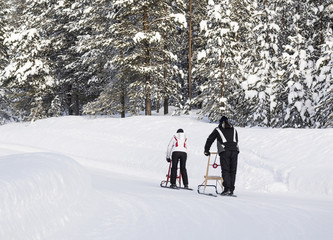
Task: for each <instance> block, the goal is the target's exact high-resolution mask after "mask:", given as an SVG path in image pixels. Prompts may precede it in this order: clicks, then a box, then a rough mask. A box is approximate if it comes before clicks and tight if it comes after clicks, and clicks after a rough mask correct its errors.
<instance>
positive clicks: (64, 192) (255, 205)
mask: <svg viewBox="0 0 333 240" xmlns="http://www.w3.org/2000/svg"><path fill="white" fill-rule="evenodd" d="M215 126H216V124H215V123H208V122H206V121H199V120H197V119H196V117H195V116H181V117H180V116H160V115H154V116H150V117H146V116H137V117H129V118H125V119H120V118H91V117H61V118H51V119H46V120H40V121H37V122H34V123H14V124H7V125H4V126H0V239H1V240H7V239H8V240H23V239H24V240H110V239H112V240H117V239H121V240H132V239H137V240H139V239H140V240H141V239H149V240H150V239H151V240H155V239H158V240H166V239H175V240H176V239H183V240H186V239H191V240H199V239H200V240H201V239H233V240H251V239H255V240H258V239H263V240H266V239H270V240H272V239H273V240H274V239H281V240H282V239H283V240H286V239H287V240H289V239H295V240H296V239H297V240H302V239H309V240H310V239H311V240H312V239H318V240H326V239H327V240H330V239H333V228H332V223H333V129H325V130H323V129H302V130H300V129H263V128H237V130H238V133H239V138H240V150H241V153H240V156H239V165H238V174H237V180H236V190H235V193H236V194H237V195H238V197H237V198H231V197H222V196H218V197H209V196H204V195H199V194H198V193H197V192H196V188H197V185H199V184H201V183H202V181H203V176H204V174H205V170H206V164H207V157H205V156H204V155H203V147H204V144H205V141H206V138H207V137H208V135H209V134H210V133H211V131H212V130H213V129H214V127H215ZM178 128H183V129H184V130H185V133H186V135H187V137H188V144H189V148H190V150H189V154H188V161H187V170H188V175H189V181H190V187H192V188H193V189H194V191H185V190H171V189H164V188H161V187H160V186H159V184H160V182H161V180H165V174H166V172H167V169H168V163H167V162H166V161H165V151H166V148H167V145H168V143H169V140H170V138H171V137H172V135H173V134H174V133H175V132H176V130H177V129H178ZM213 146H215V144H214V145H213ZM211 150H215V149H214V148H213V149H211Z"/></svg>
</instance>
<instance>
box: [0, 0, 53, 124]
mask: <svg viewBox="0 0 333 240" xmlns="http://www.w3.org/2000/svg"><path fill="white" fill-rule="evenodd" d="M19 7H22V8H19ZM19 7H18V8H16V12H13V14H17V16H19V19H15V20H16V22H15V23H16V25H15V26H14V27H13V30H12V32H11V34H10V35H9V36H8V37H7V38H6V39H5V42H6V45H7V47H8V54H9V55H10V63H9V65H8V66H7V67H6V68H5V73H4V81H3V83H4V86H5V87H7V88H8V89H10V91H9V95H8V98H9V99H10V102H11V108H12V109H13V112H15V115H16V117H17V118H24V119H26V120H33V119H37V118H42V117H46V116H47V109H48V108H49V106H50V99H49V98H50V97H51V96H52V89H53V87H54V85H55V80H54V77H53V75H52V67H51V66H50V61H49V58H48V54H47V52H48V49H49V45H50V42H49V41H48V39H45V38H44V36H45V33H44V32H43V30H42V29H41V27H40V26H41V25H42V23H43V22H44V21H45V19H46V18H45V17H46V16H45V12H46V10H47V6H46V5H45V2H43V1H33V0H27V1H26V2H25V4H24V5H20V6H19ZM13 18H14V17H13ZM12 23H14V21H13V22H12Z"/></svg>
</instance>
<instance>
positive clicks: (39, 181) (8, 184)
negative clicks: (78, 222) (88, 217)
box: [0, 153, 91, 240]
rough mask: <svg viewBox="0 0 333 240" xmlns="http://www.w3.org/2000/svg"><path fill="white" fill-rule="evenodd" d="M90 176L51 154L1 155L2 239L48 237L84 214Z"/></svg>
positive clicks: (67, 160) (60, 157)
mask: <svg viewBox="0 0 333 240" xmlns="http://www.w3.org/2000/svg"><path fill="white" fill-rule="evenodd" d="M90 192H91V183H90V176H89V174H87V173H86V172H85V170H84V169H83V168H82V167H81V166H80V165H79V164H77V163H76V162H75V161H73V160H72V159H70V158H68V157H65V156H63V155H57V154H51V153H27V154H17V155H8V156H3V157H0V196H1V197H0V226H1V227H0V239H8V240H10V239H15V240H20V239H29V240H34V239H36V240H37V239H47V238H48V236H50V235H52V234H54V233H55V232H57V231H58V230H60V229H63V228H64V227H65V226H68V224H69V222H73V220H74V219H75V218H78V217H79V216H80V215H81V214H82V212H83V211H82V209H83V208H84V204H86V203H87V199H88V196H89V195H90V194H91V193H90Z"/></svg>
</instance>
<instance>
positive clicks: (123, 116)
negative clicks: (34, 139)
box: [120, 84, 125, 118]
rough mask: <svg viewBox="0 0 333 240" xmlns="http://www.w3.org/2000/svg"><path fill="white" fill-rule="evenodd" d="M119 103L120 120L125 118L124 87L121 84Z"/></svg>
mask: <svg viewBox="0 0 333 240" xmlns="http://www.w3.org/2000/svg"><path fill="white" fill-rule="evenodd" d="M120 103H121V113H120V114H121V118H125V86H124V84H122V86H121V96H120Z"/></svg>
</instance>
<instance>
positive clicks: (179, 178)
mask: <svg viewBox="0 0 333 240" xmlns="http://www.w3.org/2000/svg"><path fill="white" fill-rule="evenodd" d="M171 166H172V162H171V161H170V163H169V169H168V173H167V174H166V180H163V181H161V183H160V186H161V187H163V188H170V189H175V190H179V189H184V190H190V191H193V189H192V188H185V187H184V186H182V176H181V173H180V169H179V167H178V168H177V178H176V185H177V187H175V188H172V187H171V183H170V177H171Z"/></svg>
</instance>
